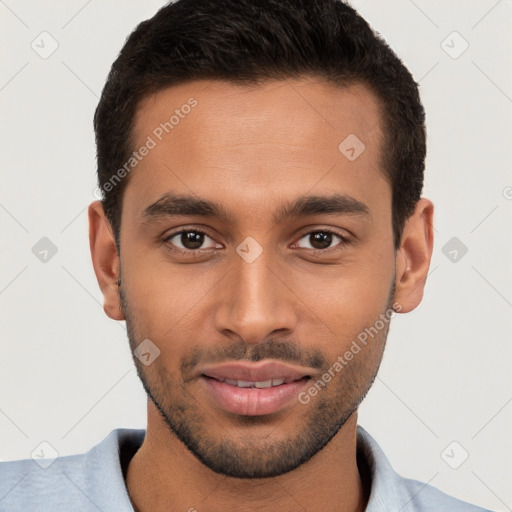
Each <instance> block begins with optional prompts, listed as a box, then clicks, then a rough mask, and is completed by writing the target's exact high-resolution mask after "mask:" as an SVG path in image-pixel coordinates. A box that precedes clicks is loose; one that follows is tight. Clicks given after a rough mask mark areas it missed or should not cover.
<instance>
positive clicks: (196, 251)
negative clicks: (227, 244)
mask: <svg viewBox="0 0 512 512" xmlns="http://www.w3.org/2000/svg"><path fill="white" fill-rule="evenodd" d="M182 233H201V234H203V235H205V236H207V237H209V238H212V237H210V235H208V233H206V231H203V230H202V229H198V228H194V229H181V230H180V231H175V232H174V233H170V234H169V235H167V236H166V237H165V238H164V239H163V242H164V243H165V244H166V245H167V247H168V248H169V250H171V251H173V252H175V253H178V254H182V255H185V256H199V255H200V254H205V253H207V252H213V251H215V250H216V249H181V248H180V247H176V246H174V245H173V244H171V242H169V240H170V239H171V238H174V237H175V236H176V235H181V234H182ZM313 233H329V234H331V235H335V236H337V237H339V238H340V240H341V242H339V243H338V244H336V245H334V246H332V247H328V248H327V249H309V248H304V247H300V248H299V249H302V250H304V249H305V250H307V251H313V252H315V253H317V254H327V253H328V252H329V253H330V252H331V251H332V250H339V249H342V248H343V246H346V245H350V243H351V240H350V239H349V238H348V237H346V236H344V235H341V234H340V233H338V232H337V231H333V230H331V229H314V230H311V231H306V232H304V233H302V234H301V235H300V237H299V238H298V240H301V239H302V238H304V237H305V236H306V235H312V234H313ZM212 240H213V238H212Z"/></svg>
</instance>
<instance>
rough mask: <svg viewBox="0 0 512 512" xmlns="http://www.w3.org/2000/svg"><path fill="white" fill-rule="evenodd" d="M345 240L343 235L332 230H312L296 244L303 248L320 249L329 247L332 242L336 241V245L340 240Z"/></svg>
mask: <svg viewBox="0 0 512 512" xmlns="http://www.w3.org/2000/svg"><path fill="white" fill-rule="evenodd" d="M346 241H347V240H346V239H345V238H344V237H342V236H340V235H337V234H336V233H333V232H332V231H312V232H310V233H307V234H306V235H304V236H303V237H302V238H301V239H300V240H299V242H298V243H297V246H298V247H301V248H303V249H317V250H322V249H330V248H331V246H332V245H331V244H332V243H333V242H338V243H337V244H336V245H339V243H340V242H346Z"/></svg>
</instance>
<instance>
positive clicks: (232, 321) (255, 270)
mask: <svg viewBox="0 0 512 512" xmlns="http://www.w3.org/2000/svg"><path fill="white" fill-rule="evenodd" d="M242 248H243V246H242ZM275 266H276V265H275V262H273V261H272V258H271V257H270V252H269V251H263V252H262V253H261V254H260V255H259V256H258V257H257V258H256V259H254V260H253V261H250V260H248V259H244V257H243V253H242V256H239V255H238V254H236V255H235V257H234V258H233V262H232V267H231V272H230V273H229V276H230V277H229V281H228V283H226V290H225V293H224V294H223V300H222V301H221V303H220V304H219V307H218V308H217V311H216V315H215V322H216V327H217V329H218V330H219V331H226V330H229V331H231V332H235V333H236V334H238V335H239V336H240V337H241V338H242V339H243V340H244V341H246V342H247V343H258V342H260V341H263V340H264V339H265V338H266V337H267V336H268V335H269V334H271V333H272V332H273V331H276V330H283V329H288V330H291V329H293V328H294V323H295V312H294V309H293V304H292V302H291V300H290V294H289V291H288V290H287V288H286V286H284V285H283V283H282V282H281V280H280V279H278V278H277V277H276V273H277V272H276V270H275V269H274V268H273V267H275Z"/></svg>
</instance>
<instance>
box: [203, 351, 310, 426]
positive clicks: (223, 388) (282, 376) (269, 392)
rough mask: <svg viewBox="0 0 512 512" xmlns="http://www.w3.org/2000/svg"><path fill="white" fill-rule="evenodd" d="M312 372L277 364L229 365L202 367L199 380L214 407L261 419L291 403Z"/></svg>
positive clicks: (246, 363) (306, 369) (262, 362)
mask: <svg viewBox="0 0 512 512" xmlns="http://www.w3.org/2000/svg"><path fill="white" fill-rule="evenodd" d="M312 373H313V371H312V369H308V368H303V367H297V366H291V365H286V364H283V363H280V362H277V361H260V362H258V363H249V362H232V363H224V364H221V365H217V366H215V367H208V368H203V369H202V372H201V374H200V380H201V381H202V382H203V384H204V386H205V388H206V395H207V397H208V398H209V399H210V400H211V402H212V403H213V405H214V406H215V407H216V408H220V409H221V410H223V411H225V412H230V413H234V414H238V415H243V416H261V415H265V414H271V413H274V412H277V411H279V410H281V409H283V408H284V407H286V406H288V405H291V404H293V402H294V401H296V400H297V398H298V395H299V393H300V391H301V390H302V389H303V388H304V387H305V386H306V385H307V382H308V381H309V380H310V379H311V377H312Z"/></svg>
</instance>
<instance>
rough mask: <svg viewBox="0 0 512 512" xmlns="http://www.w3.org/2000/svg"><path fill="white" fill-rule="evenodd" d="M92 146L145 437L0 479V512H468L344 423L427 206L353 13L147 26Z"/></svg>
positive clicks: (332, 7) (400, 107)
mask: <svg viewBox="0 0 512 512" xmlns="http://www.w3.org/2000/svg"><path fill="white" fill-rule="evenodd" d="M94 126H95V131H96V141H97V152H98V177H99V186H100V189H101V190H102V193H103V199H102V201H96V202H94V203H92V204H91V205H90V207H89V222H90V246H91V254H92V260H93V265H94V269H95V272H96V276H97V279H98V283H99V285H100V288H101V290H102V293H103V296H104V309H105V312H106V314H107V315H108V316H109V317H110V318H112V319H114V320H126V325H127V330H128V337H129V342H130V346H131V349H132V351H133V355H134V362H135V365H136V367H137V371H138V374H139V376H140V378H141V381H142V384H143V386H144V389H145V390H146V392H147V394H148V424H147V430H146V431H142V430H128V429H118V430H115V431H113V432H112V433H111V434H110V435H109V436H108V437H107V438H106V439H105V440H104V441H103V442H102V443H100V444H99V445H97V446H95V447H94V448H93V449H92V450H91V451H89V452H88V453H87V454H84V455H75V456H70V457H62V458H60V459H58V460H57V461H56V462H55V463H53V464H52V465H51V466H50V467H49V468H48V469H47V470H42V469H40V468H39V467H35V465H34V464H33V461H28V460H27V461H16V462H10V463H5V464H3V465H2V469H1V471H2V473H1V484H0V487H1V494H0V495H1V496H4V498H3V499H2V501H0V509H1V510H24V511H29V510H38V511H40V510H57V509H63V510H82V511H83V510H102V511H114V510H115V511H128V510H135V511H138V512H148V511H163V510H165V511H181V510H183V511H187V510H188V511H194V510H197V511H199V512H203V511H204V512H206V511H220V510H243V511H248V512H250V511H264V510H272V511H277V512H279V511H295V510H308V511H317V510H318V511H320V510H321V511H324V512H325V511H343V512H356V511H363V510H366V511H368V512H376V511H389V510H395V511H399V510H403V511H427V510H429V511H430V510H431V511H442V510H450V511H477V510H482V509H479V508H477V507H474V506H472V505H469V504H467V503H464V502H462V501H459V500H457V499H455V498H452V497H449V496H447V495H446V494H443V493H442V492H440V491H439V490H437V489H435V488H433V487H431V486H429V485H426V484H422V483H420V482H416V481H412V480H407V479H404V478H402V477H400V476H399V475H397V474H396V473H395V472H394V471H393V469H392V468H391V466H390V464H389V462H388V461H387V459H386V457H385V455H384V454H383V452H382V451H381V450H380V448H379V446H378V445H377V443H376V442H375V440H373V438H372V437H371V436H370V435H369V434H368V433H367V432H366V431H365V430H364V429H363V428H362V427H360V426H358V425H357V409H358V406H359V404H360V403H361V401H362V400H363V398H364V397H365V395H366V393H367V392H368V390H369V388H370V387H371V385H372V383H373V381H374V379H375V376H376V374H377V371H378V368H379V364H380V361H381V358H382V354H383V351H384V347H385V343H386V338H387V334H388V330H389V324H390V320H391V318H392V317H393V316H394V315H395V313H397V312H399V313H407V312H409V311H411V310H413V309H414V308H416V307H417V306H418V305H419V303H420V302H421V299H422V295H423V289H424V285H425V280H426V276H427V272H428V268H429V264H430V259H431V255H432V247H433V229H432V221H433V205H432V203H431V201H429V200H428V199H425V198H422V197H421V191H422V185H423V171H424V159H425V151H426V149H425V127H424V111H423V107H422V105H421V102H420V100H419V96H418V90H417V85H416V83H415V82H414V80H413V78H412V77H411V75H410V73H409V72H408V71H407V69H406V68H405V67H404V66H403V64H402V63H401V62H400V60H399V59H398V58H397V57H396V55H395V54H394V53H393V52H392V51H391V50H390V48H389V47H388V46H387V45H386V44H385V43H384V41H383V40H381V39H380V38H378V37H377V36H376V35H375V34H374V33H373V32H372V31H371V29H370V28H369V26H368V25H367V23H366V22H365V21H364V20H363V19H362V18H361V17H359V16H358V15H357V13H356V12H355V11H354V10H353V9H352V8H350V7H349V6H348V5H346V4H344V3H342V2H341V1H337V0H325V1H322V2H318V1H313V0H286V1H283V0H258V1H254V0H227V1H226V0H222V1H218V2H217V1H215V2H214V1H210V2H205V1H204V0H179V1H178V2H176V3H175V4H171V5H168V6H166V7H164V8H162V9H161V10H160V11H159V12H158V13H157V14H156V15H155V16H154V17H153V18H152V19H151V20H148V21H145V22H143V23H141V24H140V25H139V26H138V27H137V29H136V30H135V31H134V32H133V34H132V35H131V36H130V37H129V39H128V40H127V42H126V44H125V46H124V48H123V49H122V51H121V53H120V55H119V57H118V59H117V60H116V62H115V63H114V64H113V67H112V70H111V72H110V75H109V77H108V80H107V83H106V85H105V88H104V90H103V94H102V97H101V100H100V103H99V105H98V108H97V110H96V114H95V119H94ZM369 333H371V336H370V335H369Z"/></svg>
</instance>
